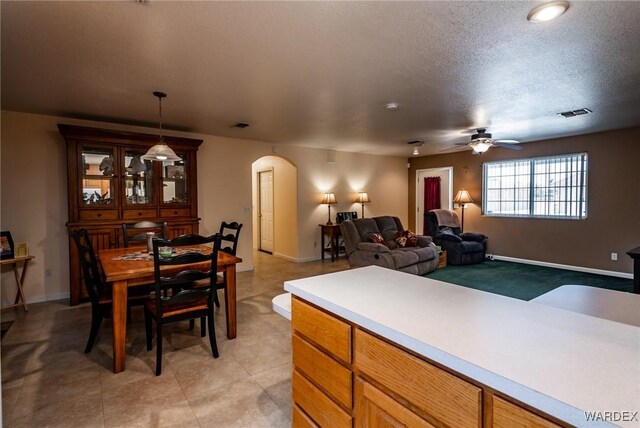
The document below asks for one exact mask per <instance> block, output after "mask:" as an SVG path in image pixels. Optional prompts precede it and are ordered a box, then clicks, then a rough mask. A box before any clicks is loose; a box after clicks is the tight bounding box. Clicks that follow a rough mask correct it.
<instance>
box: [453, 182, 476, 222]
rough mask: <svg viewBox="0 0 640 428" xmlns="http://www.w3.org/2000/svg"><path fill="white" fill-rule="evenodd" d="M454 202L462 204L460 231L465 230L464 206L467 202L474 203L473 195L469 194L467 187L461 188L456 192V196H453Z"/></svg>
mask: <svg viewBox="0 0 640 428" xmlns="http://www.w3.org/2000/svg"><path fill="white" fill-rule="evenodd" d="M453 202H455V203H456V204H458V205H460V208H461V209H462V221H461V223H460V232H464V206H465V205H466V204H472V203H473V199H471V195H469V191H468V190H467V189H460V190H458V193H457V194H456V197H455V198H453Z"/></svg>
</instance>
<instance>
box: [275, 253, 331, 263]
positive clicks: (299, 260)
mask: <svg viewBox="0 0 640 428" xmlns="http://www.w3.org/2000/svg"><path fill="white" fill-rule="evenodd" d="M273 255H274V256H276V257H280V258H282V259H285V260H288V261H290V262H294V263H306V262H315V261H316V260H320V256H313V257H303V258H296V257H291V256H288V255H286V254H282V253H273Z"/></svg>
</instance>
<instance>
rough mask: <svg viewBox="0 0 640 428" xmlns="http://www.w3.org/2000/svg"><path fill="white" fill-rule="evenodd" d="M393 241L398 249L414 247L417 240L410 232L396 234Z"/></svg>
mask: <svg viewBox="0 0 640 428" xmlns="http://www.w3.org/2000/svg"><path fill="white" fill-rule="evenodd" d="M395 241H396V244H398V247H415V246H417V245H418V238H417V237H416V235H415V233H413V232H412V231H410V230H405V231H404V232H398V233H396V238H395Z"/></svg>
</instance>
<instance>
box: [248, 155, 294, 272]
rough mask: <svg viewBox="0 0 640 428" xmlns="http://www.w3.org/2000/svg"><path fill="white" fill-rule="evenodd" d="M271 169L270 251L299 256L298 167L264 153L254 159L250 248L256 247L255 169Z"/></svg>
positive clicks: (256, 196)
mask: <svg viewBox="0 0 640 428" xmlns="http://www.w3.org/2000/svg"><path fill="white" fill-rule="evenodd" d="M267 170H272V171H273V212H274V217H273V254H274V255H277V256H281V257H284V258H286V259H289V260H297V259H298V240H297V233H296V231H297V230H298V174H297V172H298V171H297V168H296V167H295V166H294V165H293V164H292V163H291V162H289V161H287V160H286V159H283V158H281V157H278V156H265V157H262V158H260V159H258V160H257V161H255V162H254V163H253V166H252V177H253V191H252V192H253V206H254V210H253V248H258V247H259V244H260V243H259V242H258V241H259V239H260V237H259V236H258V232H259V228H258V211H259V209H260V206H259V199H258V193H259V192H258V173H259V172H260V171H267Z"/></svg>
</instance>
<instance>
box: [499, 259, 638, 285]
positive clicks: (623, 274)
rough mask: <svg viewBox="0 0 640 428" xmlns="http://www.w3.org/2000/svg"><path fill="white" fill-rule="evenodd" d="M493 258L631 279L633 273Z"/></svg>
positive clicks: (536, 261)
mask: <svg viewBox="0 0 640 428" xmlns="http://www.w3.org/2000/svg"><path fill="white" fill-rule="evenodd" d="M493 258H494V259H495V260H503V261H505V262H515V263H524V264H527V265H536V266H545V267H550V268H557V269H566V270H573V271H577V272H586V273H593V274H596V275H606V276H615V277H617V278H626V279H633V274H632V273H626V272H616V271H613V270H604V269H594V268H588V267H582V266H571V265H563V264H560V263H550V262H541V261H538V260H528V259H519V258H517V257H507V256H498V255H495V254H494V255H493Z"/></svg>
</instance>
